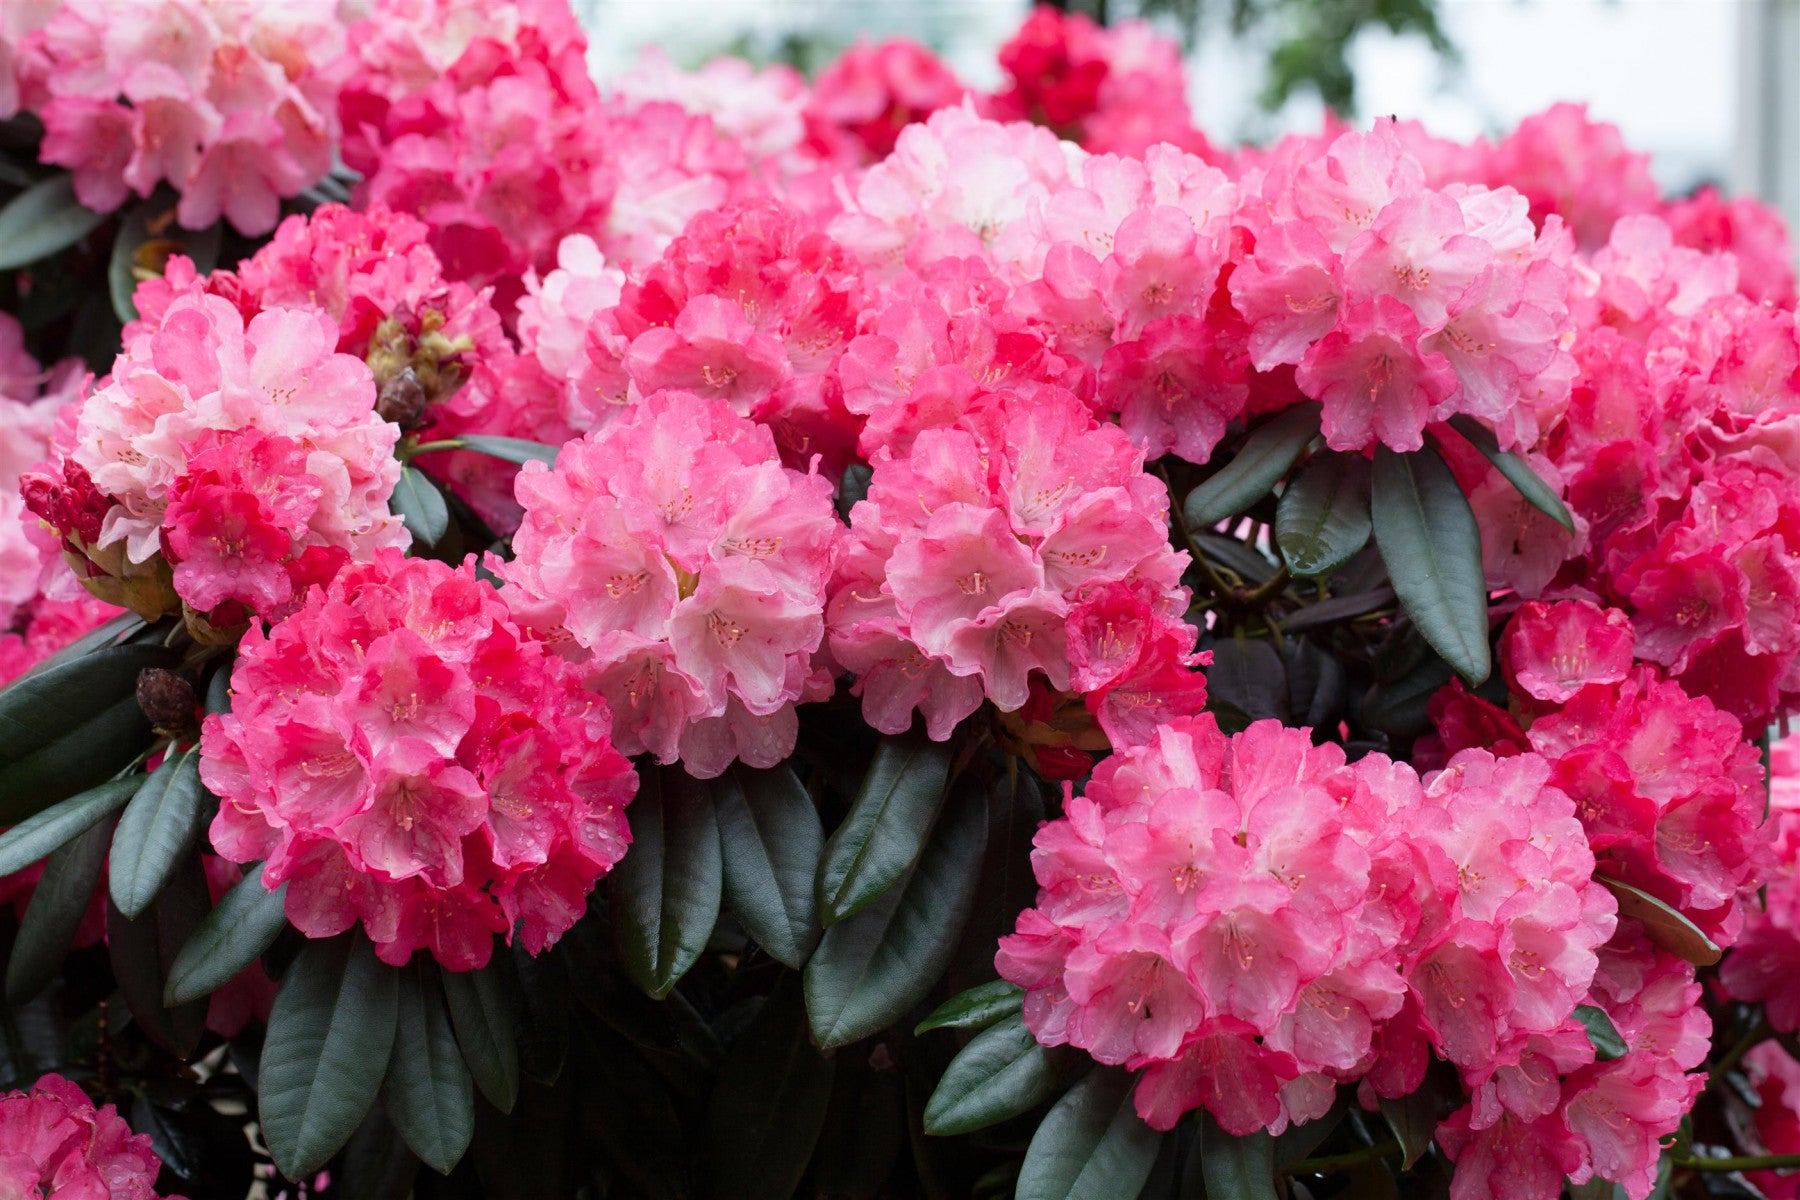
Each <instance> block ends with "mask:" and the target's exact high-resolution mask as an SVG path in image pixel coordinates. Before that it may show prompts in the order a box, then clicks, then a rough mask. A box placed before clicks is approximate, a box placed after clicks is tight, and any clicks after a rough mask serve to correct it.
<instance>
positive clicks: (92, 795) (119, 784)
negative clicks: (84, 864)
mask: <svg viewBox="0 0 1800 1200" xmlns="http://www.w3.org/2000/svg"><path fill="white" fill-rule="evenodd" d="M143 779H144V777H143V776H142V775H133V776H130V777H128V778H125V779H114V780H111V781H109V782H107V783H103V784H101V785H100V786H99V787H96V788H93V789H91V790H90V791H85V792H82V793H81V794H80V795H79V796H71V797H69V798H68V799H67V800H64V801H62V802H60V803H58V804H53V805H51V806H50V807H49V808H46V809H45V810H44V811H42V812H40V813H36V814H34V815H33V816H29V817H26V818H25V819H24V820H23V821H21V822H19V823H18V824H17V825H14V826H13V827H12V828H11V829H9V830H7V831H6V832H5V833H0V876H3V875H11V874H12V873H13V872H14V871H22V870H24V869H25V868H26V867H29V866H30V865H31V864H32V863H34V862H36V861H37V860H38V859H40V858H43V857H44V856H45V855H47V854H50V853H53V852H54V851H56V850H57V849H59V848H60V847H61V846H63V845H64V844H65V843H67V842H70V841H72V840H74V839H75V838H77V837H79V836H80V835H82V834H84V833H86V832H87V831H88V830H90V829H92V828H93V827H94V826H95V825H97V824H99V823H100V822H101V821H102V820H104V819H105V818H107V817H110V816H111V815H112V814H114V813H116V812H118V811H119V810H120V809H121V808H124V807H125V803H126V801H128V800H130V799H131V794H132V793H133V792H135V791H136V790H137V788H138V785H139V784H140V783H142V782H143Z"/></svg>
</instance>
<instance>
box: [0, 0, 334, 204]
mask: <svg viewBox="0 0 1800 1200" xmlns="http://www.w3.org/2000/svg"><path fill="white" fill-rule="evenodd" d="M7 7H8V14H7V24H8V25H9V26H12V25H13V23H14V21H15V20H18V21H19V22H20V26H18V27H12V28H8V29H7V31H6V35H5V37H6V45H5V52H4V53H0V60H4V59H6V58H8V57H10V60H11V61H10V62H6V61H0V76H5V77H6V78H5V80H4V83H3V84H0V116H11V115H12V114H13V113H14V112H17V111H19V110H20V109H25V110H28V111H31V112H34V113H36V114H37V115H38V116H39V117H40V118H42V120H43V123H44V141H43V145H42V148H41V150H40V153H41V155H42V158H43V161H45V162H47V163H55V164H57V165H58V166H64V167H68V168H70V169H71V170H72V171H73V172H74V175H75V193H76V195H77V196H78V197H79V198H80V200H81V202H82V203H83V204H85V205H87V206H88V207H89V208H92V209H95V210H97V211H100V212H111V211H112V210H113V209H116V208H118V207H119V206H120V205H122V204H123V203H124V202H125V199H126V197H127V196H129V195H131V194H132V193H136V194H137V195H139V196H148V195H149V194H150V193H151V192H152V191H153V190H155V188H156V186H157V185H158V184H159V183H164V182H166V183H168V184H169V185H170V186H171V187H173V188H174V189H175V191H176V192H178V193H180V196H181V202H180V206H179V209H178V217H179V220H180V222H181V224H182V225H184V226H186V227H187V228H189V229H203V228H205V227H207V226H209V225H211V224H212V223H213V222H215V221H217V220H218V219H219V218H220V216H221V215H223V216H224V217H225V218H226V219H227V220H229V221H230V222H231V223H232V225H234V226H236V227H237V229H238V230H239V231H240V232H243V233H247V234H261V233H266V232H268V231H269V230H270V229H272V228H274V226H275V222H276V219H277V217H278V215H279V206H280V202H281V201H282V200H283V199H285V198H287V197H289V196H294V195H298V194H299V193H300V192H301V191H302V190H303V189H305V188H307V187H308V186H310V185H312V184H314V183H316V182H318V181H319V180H320V179H321V178H323V177H324V176H325V174H326V172H327V171H328V170H330V168H331V161H332V151H333V147H334V144H335V143H336V141H337V138H338V123H337V92H338V85H339V81H340V79H341V72H340V71H339V69H338V61H339V58H340V56H341V55H342V53H343V50H344V46H345V29H344V24H343V22H342V21H341V20H340V19H339V17H338V13H337V6H336V5H335V4H333V3H331V2H330V0H254V2H251V3H243V4H209V3H204V2H202V0H166V2H164V0H158V2H157V3H155V4H142V3H138V2H137V0H69V2H68V3H64V4H57V5H33V4H17V5H8V6H7ZM15 9H17V10H19V11H18V13H17V14H16V15H15V13H14V11H13V10H15Z"/></svg>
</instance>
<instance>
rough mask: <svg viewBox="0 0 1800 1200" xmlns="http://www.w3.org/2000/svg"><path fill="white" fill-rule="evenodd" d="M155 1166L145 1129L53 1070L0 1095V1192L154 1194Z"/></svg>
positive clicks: (149, 1197) (72, 1198) (116, 1197)
mask: <svg viewBox="0 0 1800 1200" xmlns="http://www.w3.org/2000/svg"><path fill="white" fill-rule="evenodd" d="M161 1169H162V1163H161V1162H160V1161H159V1160H158V1159H157V1157H156V1153H155V1151H153V1150H152V1149H151V1148H150V1136H149V1135H148V1134H134V1133H132V1132H131V1126H129V1125H127V1124H126V1123H125V1119H124V1118H123V1117H121V1116H120V1115H119V1113H118V1110H117V1109H115V1108H113V1106H112V1105H110V1104H108V1105H106V1106H105V1107H104V1108H95V1107H94V1102H93V1101H92V1100H89V1099H88V1098H87V1096H86V1094H85V1093H83V1092H82V1090H81V1089H80V1088H78V1087H76V1086H75V1085H74V1084H73V1083H70V1082H69V1081H68V1080H67V1079H64V1078H63V1077H62V1076H60V1075H44V1076H41V1077H40V1078H39V1079H38V1081H37V1082H36V1083H35V1084H33V1085H32V1088H31V1090H30V1091H29V1092H10V1093H7V1094H5V1095H0V1195H5V1196H43V1197H48V1198H53V1197H57V1196H63V1197H68V1198H69V1200H77V1198H79V1200H98V1198H100V1197H106V1198H107V1200H156V1175H157V1172H158V1171H160V1170H161Z"/></svg>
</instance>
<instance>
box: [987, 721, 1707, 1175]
mask: <svg viewBox="0 0 1800 1200" xmlns="http://www.w3.org/2000/svg"><path fill="white" fill-rule="evenodd" d="M1551 775H1552V766H1551V764H1550V763H1548V762H1547V761H1545V760H1544V759H1543V758H1541V757H1539V756H1538V755H1535V754H1524V755H1516V756H1512V757H1509V758H1499V759H1497V758H1495V757H1494V756H1493V755H1491V754H1488V753H1486V752H1485V751H1481V750H1466V751H1463V752H1461V753H1459V754H1458V755H1456V756H1455V757H1454V758H1453V759H1452V760H1451V761H1450V764H1449V766H1448V768H1447V769H1445V770H1443V771H1441V772H1438V773H1437V774H1436V775H1433V776H1428V777H1427V778H1426V779H1425V780H1423V781H1422V782H1421V780H1420V779H1419V777H1418V776H1417V775H1416V774H1414V773H1413V771H1412V769H1411V768H1410V767H1408V766H1406V765H1405V764H1404V763H1396V762H1393V761H1391V760H1389V759H1387V758H1386V757H1384V756H1381V755H1370V756H1368V757H1366V758H1364V759H1362V760H1361V761H1359V762H1357V763H1355V764H1347V763H1346V761H1345V758H1344V754H1343V752H1342V750H1340V749H1339V748H1338V747H1336V746H1333V745H1329V744H1327V745H1322V746H1315V745H1313V743H1312V740H1311V738H1310V736H1309V734H1308V731H1306V730H1298V729H1287V728H1283V727H1281V726H1279V725H1277V724H1276V723H1275V722H1272V721H1265V722H1259V723H1257V724H1254V725H1252V726H1250V728H1249V729H1247V730H1245V731H1244V732H1243V733H1240V734H1237V735H1234V736H1232V737H1229V738H1228V737H1225V736H1223V735H1222V734H1220V732H1219V731H1218V728H1217V726H1216V725H1215V724H1214V723H1213V722H1212V719H1211V718H1210V717H1200V718H1190V719H1182V720H1177V721H1174V722H1172V723H1169V724H1166V725H1164V726H1162V727H1161V728H1160V729H1158V730H1157V731H1156V733H1155V734H1154V735H1153V736H1152V738H1151V739H1150V740H1149V741H1148V742H1146V743H1144V744H1143V745H1141V746H1137V747H1133V748H1131V749H1128V750H1126V751H1124V752H1123V753H1120V754H1115V755H1114V756H1113V757H1111V758H1109V759H1107V760H1106V761H1105V762H1103V763H1102V764H1101V765H1100V766H1099V767H1098V768H1097V769H1096V770H1095V772H1094V775H1093V777H1092V778H1091V779H1090V781H1089V783H1088V785H1087V788H1086V791H1085V793H1084V794H1083V795H1080V796H1076V795H1070V796H1069V797H1068V798H1067V800H1066V802H1065V814H1064V816H1063V817H1061V818H1060V819H1058V820H1056V821H1052V822H1050V823H1049V824H1047V825H1045V826H1044V827H1043V828H1042V829H1040V831H1039V833H1038V836H1037V838H1036V842H1035V844H1036V850H1035V851H1034V853H1033V856H1032V862H1033V867H1034V869H1035V871H1036V873H1037V877H1038V882H1039V886H1040V891H1039V895H1038V906H1037V907H1036V908H1034V909H1029V910H1027V911H1026V912H1025V913H1024V914H1023V915H1022V916H1021V917H1020V919H1019V925H1018V930H1017V932H1016V933H1014V934H1012V935H1011V936H1009V937H1006V938H1003V939H1002V941H1001V945H1000V953H999V956H998V958H997V960H996V961H997V964H998V966H999V969H1000V972H1001V974H1002V975H1003V976H1004V977H1006V978H1007V979H1010V980H1011V981H1013V982H1015V983H1017V984H1019V985H1020V986H1021V987H1024V988H1025V989H1027V991H1026V999H1025V1020H1026V1023H1027V1025H1028V1026H1029V1027H1030V1028H1031V1030H1032V1032H1033V1033H1034V1035H1035V1036H1036V1037H1037V1038H1038V1039H1039V1040H1040V1041H1041V1042H1044V1043H1046V1044H1049V1045H1059V1044H1063V1043H1068V1044H1071V1045H1075V1046H1080V1047H1082V1048H1084V1049H1086V1050H1087V1051H1088V1052H1089V1053H1090V1054H1092V1055H1093V1056H1094V1057H1095V1058H1096V1059H1098V1060H1100V1061H1101V1062H1106V1063H1117V1064H1123V1065H1124V1066H1126V1067H1128V1068H1131V1069H1134V1070H1142V1072H1143V1075H1142V1077H1141V1079H1140V1081H1139V1083H1138V1086H1137V1094H1136V1104H1137V1109H1138V1112H1139V1113H1140V1114H1141V1115H1142V1116H1143V1117H1144V1118H1145V1119H1146V1120H1147V1121H1149V1122H1150V1123H1151V1124H1152V1125H1153V1126H1156V1127H1158V1128H1169V1127H1171V1126H1172V1125H1173V1124H1174V1123H1175V1122H1176V1120H1178V1119H1179V1117H1180V1116H1181V1115H1182V1114H1183V1113H1184V1112H1187V1111H1190V1110H1193V1109H1196V1108H1205V1109H1207V1110H1208V1111H1209V1112H1211V1113H1212V1114H1213V1116H1214V1118H1215V1119H1216V1120H1218V1122H1219V1123H1220V1125H1221V1126H1222V1127H1223V1128H1224V1129H1225V1130H1226V1131H1227V1132H1230V1133H1233V1134H1237V1135H1244V1134H1248V1133H1251V1132H1254V1131H1256V1130H1259V1129H1273V1130H1275V1131H1276V1132H1280V1131H1281V1130H1282V1129H1284V1128H1285V1127H1286V1126H1288V1125H1289V1124H1293V1123H1300V1122H1304V1121H1307V1120H1310V1119H1313V1118H1315V1117H1317V1116H1319V1115H1321V1114H1323V1113H1324V1112H1325V1110H1326V1109H1328V1108H1329V1107H1330V1105H1331V1103H1332V1100H1333V1097H1334V1094H1335V1091H1336V1088H1337V1086H1338V1084H1340V1083H1342V1082H1347V1081H1356V1080H1361V1081H1363V1087H1364V1096H1365V1099H1366V1100H1367V1101H1368V1102H1369V1103H1371V1104H1372V1103H1373V1099H1374V1097H1375V1096H1377V1095H1380V1096H1402V1095H1406V1094H1409V1093H1410V1092H1412V1091H1414V1090H1416V1089H1417V1088H1418V1087H1419V1085H1420V1082H1421V1080H1422V1077H1423V1074H1424V1071H1425V1069H1426V1064H1427V1061H1428V1059H1429V1057H1430V1056H1431V1055H1432V1054H1435V1055H1437V1056H1438V1057H1440V1058H1442V1059H1444V1060H1446V1061H1448V1062H1450V1063H1451V1064H1453V1065H1454V1066H1455V1067H1456V1068H1457V1070H1458V1072H1459V1073H1460V1075H1461V1077H1462V1080H1463V1084H1464V1086H1465V1087H1466V1088H1467V1091H1468V1104H1467V1105H1466V1106H1465V1107H1464V1108H1462V1109H1461V1110H1460V1111H1459V1112H1458V1113H1457V1114H1456V1115H1455V1116H1453V1117H1452V1118H1451V1119H1450V1120H1449V1121H1448V1122H1446V1123H1445V1124H1444V1125H1443V1126H1441V1127H1440V1129H1439V1130H1438V1137H1439V1139H1440V1144H1442V1145H1443V1146H1444V1148H1445V1150H1446V1152H1447V1153H1448V1154H1450V1155H1451V1156H1452V1157H1453V1158H1454V1159H1456V1160H1457V1162H1458V1170H1457V1173H1456V1177H1455V1182H1454V1183H1453V1185H1452V1192H1451V1194H1452V1195H1453V1196H1455V1197H1457V1200H1465V1198H1468V1200H1473V1198H1474V1197H1479V1196H1486V1195H1497V1196H1504V1197H1507V1198H1508V1200H1514V1198H1517V1200H1525V1198H1527V1197H1531V1198H1536V1197H1544V1198H1548V1197H1553V1196H1556V1195H1558V1194H1560V1190H1561V1187H1562V1183H1563V1179H1564V1177H1565V1176H1567V1177H1569V1178H1571V1179H1574V1180H1575V1181H1577V1182H1580V1181H1584V1180H1586V1179H1588V1178H1590V1177H1593V1176H1598V1177H1600V1178H1604V1179H1610V1180H1614V1181H1616V1182H1619V1183H1623V1184H1625V1185H1626V1188H1627V1190H1628V1192H1629V1193H1630V1194H1631V1195H1633V1196H1634V1197H1640V1198H1641V1197H1642V1196H1644V1195H1646V1194H1647V1193H1648V1191H1649V1189H1650V1186H1651V1184H1652V1182H1653V1180H1654V1173H1655V1167H1656V1160H1657V1156H1658V1154H1659V1152H1660V1148H1659V1146H1658V1144H1657V1141H1658V1138H1660V1137H1661V1136H1663V1135H1664V1134H1666V1133H1668V1132H1669V1131H1671V1130H1672V1129H1673V1128H1674V1127H1675V1125H1676V1124H1677V1123H1678V1122H1679V1120H1680V1117H1681V1115H1682V1114H1683V1113H1684V1112H1685V1111H1686V1110H1687V1108H1688V1106H1689V1105H1690V1104H1691V1102H1692V1098H1693V1096H1694V1094H1695V1093H1696V1092H1697V1091H1698V1089H1699V1087H1700V1083H1701V1080H1700V1077H1699V1076H1689V1075H1688V1074H1687V1070H1688V1068H1691V1067H1693V1066H1694V1065H1696V1064H1697V1063H1698V1062H1699V1060H1700V1059H1701V1058H1702V1057H1703V1056H1704V1054H1705V1052H1706V1034H1707V1022H1706V1017H1705V1015H1704V1013H1703V1012H1701V1011H1700V1010H1698V1009H1697V1008H1696V1007H1695V1001H1696V1000H1697V998H1698V995H1699V988H1698V985H1697V984H1695V982H1694V976H1693V969H1692V968H1691V967H1689V966H1688V965H1687V964H1685V963H1682V962H1680V961H1679V960H1676V959H1674V958H1672V957H1671V956H1669V955H1667V954H1665V953H1662V952H1660V951H1657V950H1654V949H1653V948H1651V947H1650V946H1649V945H1648V943H1647V942H1646V940H1645V939H1644V937H1643V934H1642V931H1641V930H1640V929H1637V928H1636V927H1635V926H1634V925H1630V924H1629V923H1627V925H1628V927H1627V928H1625V929H1624V930H1622V932H1621V935H1620V936H1619V937H1618V938H1617V939H1613V934H1614V931H1615V926H1616V925H1617V924H1618V922H1617V919H1616V917H1615V905H1614V902H1613V899H1612V897H1611V895H1610V894H1609V893H1608V892H1607V891H1606V889H1605V888H1603V887H1601V886H1600V885H1599V884H1597V883H1595V882H1594V881H1593V880H1592V879H1591V878H1590V876H1591V874H1592V872H1593V869H1594V858H1593V854H1592V853H1591V852H1590V850H1589V849H1588V842H1587V839H1586V837H1585V835H1584V832H1583V829H1582V826H1581V824H1580V822H1579V821H1578V820H1577V819H1576V815H1575V803H1574V801H1572V800H1571V799H1570V797H1569V796H1567V795H1566V794H1564V793H1563V792H1562V791H1561V790H1559V789H1558V788H1557V787H1556V786H1555V785H1554V784H1553V783H1552V782H1551ZM1609 939H1611V940H1609ZM1583 1004H1586V1005H1593V1006H1596V1007H1599V1008H1601V1009H1602V1010H1603V1011H1605V1012H1606V1013H1607V1014H1608V1016H1609V1017H1610V1019H1611V1020H1612V1022H1613V1024H1614V1025H1615V1026H1616V1027H1617V1029H1618V1031H1619V1033H1620V1034H1621V1036H1622V1037H1623V1038H1624V1039H1625V1041H1626V1044H1627V1046H1628V1047H1629V1049H1628V1052H1627V1053H1626V1054H1625V1055H1624V1056H1623V1057H1621V1058H1619V1059H1617V1060H1615V1061H1612V1062H1605V1063H1602V1062H1597V1061H1596V1055H1595V1051H1594V1047H1593V1045H1592V1043H1591V1042H1590V1040H1589V1038H1588V1036H1587V1033H1586V1030H1585V1028H1584V1026H1583V1025H1582V1023H1581V1021H1580V1019H1579V1017H1578V1016H1577V1015H1576V1013H1575V1010H1576V1008H1577V1006H1579V1005H1583Z"/></svg>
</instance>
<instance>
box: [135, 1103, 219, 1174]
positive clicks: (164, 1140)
mask: <svg viewBox="0 0 1800 1200" xmlns="http://www.w3.org/2000/svg"><path fill="white" fill-rule="evenodd" d="M131 1128H132V1132H134V1133H140V1134H144V1135H146V1136H148V1137H149V1139H150V1149H151V1150H152V1151H154V1152H155V1154H156V1157H158V1158H160V1159H161V1160H162V1165H163V1166H164V1167H166V1168H167V1169H168V1170H170V1171H173V1172H174V1173H175V1174H177V1175H179V1176H181V1178H183V1179H186V1180H190V1181H191V1180H194V1179H197V1178H198V1177H199V1174H200V1166H201V1163H202V1161H203V1156H204V1155H205V1152H206V1145H205V1142H204V1141H203V1140H202V1139H201V1138H199V1137H197V1136H196V1135H195V1132H194V1131H193V1130H191V1129H188V1128H186V1127H185V1126H184V1125H183V1123H182V1120H181V1116H180V1114H179V1113H175V1112H172V1111H170V1110H169V1109H166V1108H162V1107H160V1106H158V1105H155V1104H152V1103H151V1102H150V1098H149V1097H148V1096H146V1095H144V1093H142V1092H139V1093H137V1094H136V1095H134V1096H132V1098H131Z"/></svg>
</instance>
